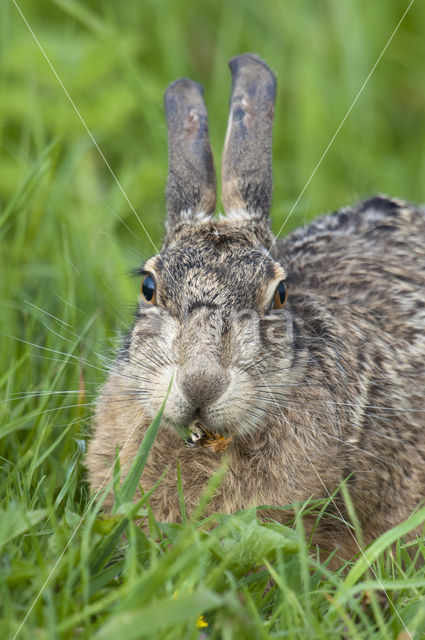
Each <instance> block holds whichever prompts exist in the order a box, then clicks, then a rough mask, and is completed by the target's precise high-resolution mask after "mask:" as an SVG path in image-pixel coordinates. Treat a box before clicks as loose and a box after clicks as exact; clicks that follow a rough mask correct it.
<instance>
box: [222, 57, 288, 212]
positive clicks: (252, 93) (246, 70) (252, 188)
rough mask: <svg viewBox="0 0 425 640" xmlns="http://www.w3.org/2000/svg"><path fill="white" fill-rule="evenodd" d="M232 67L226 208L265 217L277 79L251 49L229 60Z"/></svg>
mask: <svg viewBox="0 0 425 640" xmlns="http://www.w3.org/2000/svg"><path fill="white" fill-rule="evenodd" d="M229 67H230V70H231V72H232V93H231V97H230V113H229V124H228V127H227V134H226V140H225V143H224V151H223V162H222V200H223V205H224V210H225V212H226V213H227V214H230V215H232V212H239V211H245V212H247V213H249V214H251V215H255V216H257V217H259V218H261V219H264V221H267V219H268V215H269V212H270V205H271V197H272V188H273V179H272V161H271V148H272V127H273V116H274V103H275V97H276V78H275V76H274V74H273V72H272V71H271V70H270V69H269V67H268V66H267V65H266V64H265V62H263V61H262V60H261V59H260V58H259V57H257V56H255V55H252V54H249V53H246V54H243V55H241V56H237V57H236V58H233V59H232V60H230V62H229Z"/></svg>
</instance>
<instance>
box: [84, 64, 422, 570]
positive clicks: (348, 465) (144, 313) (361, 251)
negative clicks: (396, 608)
mask: <svg viewBox="0 0 425 640" xmlns="http://www.w3.org/2000/svg"><path fill="white" fill-rule="evenodd" d="M251 62H252V61H251ZM262 73H264V71H262ZM170 144H171V142H170ZM210 172H211V166H210V165H208V175H210ZM205 175H207V172H206V173H205ZM267 188H268V187H267ZM248 191H249V190H247V189H244V190H242V193H245V194H246V193H248ZM211 193H212V191H211ZM228 193H230V192H229V189H228ZM239 196H240V194H239V195H238V198H236V200H235V201H236V202H239V200H240V197H239ZM229 197H230V198H231V195H230V196H229ZM265 200H267V198H265ZM189 204H190V203H189ZM230 208H231V206H230ZM238 208H239V205H238V207H235V209H238ZM201 213H202V212H200V211H195V210H194V211H193V212H192V213H191V211H190V207H188V208H187V210H186V211H185V212H184V214H183V215H182V216H177V215H176V213H175V212H174V214H173V215H172V216H171V223H170V215H169V216H168V222H169V224H168V228H167V237H166V240H165V244H164V247H163V249H162V251H161V253H160V254H159V255H158V256H155V257H154V258H152V259H151V260H149V261H148V263H147V264H146V265H145V267H144V269H145V270H146V271H147V272H148V273H150V274H152V275H153V276H154V278H155V283H156V290H157V299H156V304H155V305H149V304H147V303H144V302H142V303H141V305H140V308H139V312H138V314H137V317H136V319H135V322H134V325H133V328H132V330H131V331H130V334H129V336H128V338H127V340H126V342H125V344H124V346H123V348H122V351H121V353H120V354H119V356H118V358H117V361H116V363H115V365H114V367H113V369H112V371H111V373H110V375H109V378H108V380H107V382H106V385H105V386H104V388H103V390H102V393H101V395H100V398H99V401H98V405H97V410H96V415H95V419H94V425H93V431H94V433H93V438H92V440H91V442H90V445H89V451H88V456H87V466H88V470H89V481H90V484H91V487H92V488H93V490H97V489H99V488H100V487H102V486H104V485H105V484H107V483H108V482H110V480H111V468H112V466H113V462H114V458H115V453H116V447H117V445H118V448H119V452H120V460H121V465H122V468H123V469H124V471H125V469H126V468H128V466H129V465H130V464H131V462H132V461H133V459H134V456H135V454H136V452H137V450H138V448H139V445H140V442H141V440H142V438H143V435H144V433H145V431H146V428H147V426H148V425H149V424H150V422H151V420H152V418H153V417H154V415H155V413H156V412H157V411H158V409H159V407H160V405H161V403H162V401H163V399H164V397H165V395H166V392H167V389H168V386H169V383H170V380H171V378H173V383H172V387H171V390H170V394H169V397H168V399H167V402H166V405H165V410H164V416H163V421H162V425H161V427H160V429H159V432H158V436H157V438H156V440H155V442H154V445H153V447H152V449H151V451H150V454H149V457H148V461H147V465H146V468H145V470H144V472H143V475H142V478H141V484H142V486H143V488H144V489H145V490H147V489H149V488H151V487H152V486H153V485H154V484H155V483H156V482H157V480H158V478H160V476H161V475H162V474H163V472H164V471H165V470H168V473H167V474H166V475H165V477H164V479H163V481H162V482H161V484H160V485H159V487H158V488H157V489H156V491H155V492H154V494H153V496H152V498H151V501H150V502H151V506H152V508H153V511H154V514H155V516H156V518H158V519H159V520H171V521H178V520H179V519H180V510H179V504H178V499H177V462H178V461H179V463H180V470H181V476H182V482H183V492H184V496H185V501H186V508H187V510H188V512H189V513H190V512H191V511H192V510H193V509H194V507H195V506H196V505H197V503H198V500H199V497H200V495H201V494H202V492H203V491H204V489H205V486H206V483H207V482H208V480H209V478H210V477H211V475H212V474H213V473H214V472H215V471H216V470H217V469H218V468H219V466H220V464H221V461H222V460H223V457H224V458H225V459H226V460H227V463H228V469H227V472H226V474H225V476H224V479H223V482H222V484H221V486H220V487H219V489H218V491H217V493H216V495H215V497H214V498H213V500H212V502H211V504H210V505H209V511H210V512H212V511H222V512H234V511H236V510H238V509H241V508H244V507H249V506H253V505H275V506H282V505H287V504H289V503H293V502H300V501H305V500H306V499H308V498H310V497H313V498H322V497H324V498H327V497H329V496H330V495H331V494H333V493H334V491H335V490H336V489H337V487H338V486H339V484H340V483H341V481H343V480H345V481H346V483H347V487H348V489H349V493H350V496H351V499H352V502H353V505H354V507H355V510H356V514H357V517H358V519H359V521H360V524H361V525H362V529H363V537H364V541H365V542H369V541H370V540H372V539H373V538H375V537H376V536H377V535H379V534H380V533H382V532H384V531H385V530H386V529H388V528H390V527H392V526H394V525H396V524H397V523H399V522H400V521H401V520H402V519H404V518H405V517H407V516H408V515H409V514H410V513H411V512H412V511H413V510H414V509H415V508H416V507H417V506H418V505H419V504H420V503H421V502H422V501H423V500H424V498H425V411H424V404H423V396H424V389H425V366H424V362H425V335H424V327H425V295H424V293H425V249H424V240H425V215H424V213H423V212H422V211H420V210H418V209H415V208H413V207H411V206H410V205H408V204H406V203H404V202H399V201H396V200H392V199H389V198H385V197H376V198H374V199H372V200H369V201H365V202H362V203H360V204H359V205H357V206H355V207H354V208H347V209H343V210H341V211H338V212H336V213H334V214H332V215H328V216H325V217H322V218H319V219H318V220H316V221H315V222H314V223H313V224H311V225H310V226H308V227H306V228H303V229H300V230H298V231H296V232H294V233H292V234H291V235H290V236H288V237H286V238H284V239H283V240H281V241H279V242H278V243H275V242H274V240H273V236H272V235H271V232H270V230H269V223H268V219H267V212H260V213H258V212H256V213H252V211H251V210H250V208H249V207H246V208H245V209H243V210H242V211H239V212H238V211H237V210H236V211H233V212H230V215H228V217H227V218H219V219H217V220H213V219H212V218H211V216H210V215H205V216H203V215H199V214H201ZM282 279H284V280H285V281H286V283H287V287H288V300H287V303H286V305H285V306H284V307H283V308H282V309H274V310H273V309H270V303H271V300H272V299H273V292H274V290H275V289H276V286H277V284H278V283H279V282H280V281H281V280H282ZM194 417H198V418H199V419H200V421H201V423H202V424H204V425H205V427H206V428H207V429H209V430H211V431H214V432H219V433H222V434H223V435H225V436H229V435H232V441H231V444H230V446H229V447H228V449H227V450H226V451H225V452H224V453H215V452H213V451H210V450H209V449H207V448H202V447H194V448H187V447H186V446H185V444H184V442H183V440H182V439H181V437H180V436H179V435H178V433H177V431H176V428H175V427H176V426H182V425H187V424H188V423H190V421H191V420H193V419H194ZM108 473H109V475H108ZM111 500H112V497H110V498H109V501H107V504H108V505H110V504H111ZM270 513H271V512H270V511H269V512H268V515H270ZM285 514H287V512H285V511H273V512H272V515H273V517H275V518H278V519H283V518H284V516H285ZM341 515H344V516H346V512H345V509H344V503H343V501H342V499H340V498H339V496H336V497H335V498H334V500H333V501H332V502H331V503H330V506H329V508H328V509H327V511H326V513H325V515H324V516H323V517H322V519H321V523H320V525H319V527H318V528H317V530H316V534H315V539H316V541H317V542H318V543H319V544H320V545H321V546H322V547H323V548H325V549H328V550H332V549H334V548H338V549H339V554H340V555H342V556H343V557H349V556H350V555H352V554H353V553H354V552H355V551H356V550H357V549H356V546H355V544H354V542H353V536H352V534H351V533H350V531H349V529H348V528H347V526H346V525H343V524H342V523H341V521H340V520H339V516H341Z"/></svg>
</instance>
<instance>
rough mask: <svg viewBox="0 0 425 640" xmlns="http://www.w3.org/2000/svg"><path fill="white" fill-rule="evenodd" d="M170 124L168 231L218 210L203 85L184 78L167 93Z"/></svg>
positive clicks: (165, 105)
mask: <svg viewBox="0 0 425 640" xmlns="http://www.w3.org/2000/svg"><path fill="white" fill-rule="evenodd" d="M164 107H165V115H166V118H167V127H168V181H167V190H166V197H167V232H168V234H170V233H171V234H172V232H173V229H174V228H175V226H176V225H177V224H178V223H179V222H181V221H182V220H184V221H190V220H191V219H196V217H198V218H199V217H201V216H206V217H211V216H212V215H213V214H214V211H215V203H216V179H215V170H214V162H213V156H212V152H211V147H210V141H209V137H208V115H207V110H206V107H205V103H204V99H203V89H202V87H201V85H199V84H197V83H196V82H193V81H192V80H189V79H188V78H181V79H179V80H176V81H175V82H173V83H172V84H170V86H169V87H168V88H167V90H166V92H165V95H164Z"/></svg>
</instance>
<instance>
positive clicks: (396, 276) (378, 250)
mask: <svg viewBox="0 0 425 640" xmlns="http://www.w3.org/2000/svg"><path fill="white" fill-rule="evenodd" d="M278 251H279V259H280V260H281V262H282V264H283V265H284V266H285V267H286V269H287V271H288V284H289V286H290V288H291V289H292V290H293V291H296V293H297V294H298V295H303V294H305V295H308V296H314V297H316V298H317V299H323V298H328V299H329V300H333V301H337V300H339V301H340V302H343V303H344V304H350V303H352V304H355V305H365V306H366V307H368V308H371V309H376V308H379V307H382V310H383V311H384V310H385V309H386V310H387V312H388V313H389V314H392V315H393V316H394V314H395V315H398V314H401V315H402V316H406V315H407V314H410V313H412V312H413V313H416V312H419V313H421V312H422V313H425V212H424V211H423V210H420V209H415V208H414V207H412V206H410V205H409V204H407V203H405V202H401V201H398V200H393V199H389V198H385V197H375V198H372V199H370V200H366V201H363V202H360V203H359V204H358V205H357V206H355V207H352V208H344V209H341V210H339V211H336V212H335V213H332V214H330V215H327V216H323V217H321V218H318V219H317V220H315V221H314V222H313V223H312V224H310V225H309V226H307V227H304V228H301V229H298V230H296V231H295V232H293V233H292V234H290V235H289V236H287V237H286V238H284V239H282V240H281V241H280V242H279V245H278ZM384 315H386V312H385V311H384Z"/></svg>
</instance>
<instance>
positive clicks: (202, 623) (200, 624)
mask: <svg viewBox="0 0 425 640" xmlns="http://www.w3.org/2000/svg"><path fill="white" fill-rule="evenodd" d="M196 626H197V627H198V629H203V628H204V627H208V622H207V621H206V620H205V618H204V616H203V615H199V616H198V618H197V620H196Z"/></svg>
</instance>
